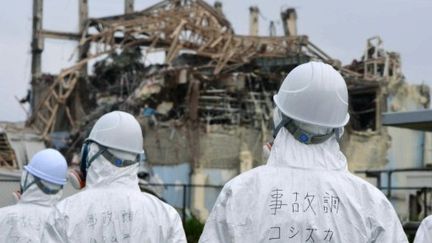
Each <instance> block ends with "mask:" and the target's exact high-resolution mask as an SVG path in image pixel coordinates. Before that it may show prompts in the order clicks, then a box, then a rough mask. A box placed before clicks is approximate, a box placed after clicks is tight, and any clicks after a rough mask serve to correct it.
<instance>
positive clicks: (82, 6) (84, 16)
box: [78, 0, 90, 76]
mask: <svg viewBox="0 0 432 243" xmlns="http://www.w3.org/2000/svg"><path fill="white" fill-rule="evenodd" d="M78 11H79V12H78V14H79V18H78V21H79V25H78V27H79V29H78V31H79V33H80V34H81V35H82V34H83V32H84V31H86V24H87V20H88V17H89V15H88V0H79V5H78ZM89 48H90V47H89V46H87V45H85V46H82V47H80V48H79V52H78V53H79V56H78V59H79V60H82V59H85V58H86V57H87V52H88V50H89ZM81 75H83V76H86V75H87V65H85V66H83V67H82V69H81Z"/></svg>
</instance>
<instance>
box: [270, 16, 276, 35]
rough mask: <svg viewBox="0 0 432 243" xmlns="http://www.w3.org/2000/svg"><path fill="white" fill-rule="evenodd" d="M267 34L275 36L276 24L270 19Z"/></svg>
mask: <svg viewBox="0 0 432 243" xmlns="http://www.w3.org/2000/svg"><path fill="white" fill-rule="evenodd" d="M269 36H276V25H275V23H274V21H273V20H272V21H270V26H269Z"/></svg>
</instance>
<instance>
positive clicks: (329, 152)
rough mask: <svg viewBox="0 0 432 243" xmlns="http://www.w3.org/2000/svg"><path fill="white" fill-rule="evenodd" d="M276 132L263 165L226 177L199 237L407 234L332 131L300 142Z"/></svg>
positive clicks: (328, 238) (387, 237)
mask: <svg viewBox="0 0 432 243" xmlns="http://www.w3.org/2000/svg"><path fill="white" fill-rule="evenodd" d="M280 133H282V134H280V135H279V136H278V137H277V139H276V141H275V143H274V145H273V148H272V153H271V155H270V158H269V160H268V163H267V165H264V166H260V167H257V168H255V169H253V170H251V171H248V172H246V173H243V174H241V175H240V176H238V177H236V178H234V179H233V180H231V181H230V182H228V183H227V184H226V185H225V187H224V189H223V191H222V192H221V194H220V196H219V198H218V201H217V202H216V204H215V206H214V208H213V211H212V213H211V215H210V217H209V219H208V220H207V222H206V226H205V229H204V233H203V235H202V237H201V239H200V242H350V243H364V242H388V243H390V242H391V243H396V242H407V241H406V236H405V234H404V231H403V229H402V227H401V225H400V223H399V220H398V218H397V215H396V213H395V211H394V209H393V207H392V206H391V204H390V203H389V202H388V200H387V199H386V198H385V196H384V195H383V194H382V193H381V192H380V191H378V190H377V189H376V188H375V187H373V186H372V185H370V184H369V183H367V182H365V181H363V180H361V179H360V178H358V177H356V176H354V175H352V174H351V173H350V172H348V170H347V169H346V161H345V157H344V156H343V155H342V153H341V152H340V151H339V146H338V144H337V142H336V141H335V139H333V140H330V141H326V142H325V143H323V144H320V145H304V144H301V143H299V142H297V141H296V140H295V139H294V138H293V137H292V136H291V135H290V134H288V133H287V132H286V131H285V130H283V131H281V132H280ZM308 146H313V148H312V151H311V150H310V149H311V148H310V147H308Z"/></svg>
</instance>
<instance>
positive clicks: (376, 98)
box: [27, 0, 432, 219]
mask: <svg viewBox="0 0 432 243" xmlns="http://www.w3.org/2000/svg"><path fill="white" fill-rule="evenodd" d="M34 2H35V4H37V3H39V4H40V3H41V2H42V1H41V0H35V1H34ZM79 2H80V9H81V11H80V13H81V15H80V33H79V34H71V33H54V32H52V31H47V30H43V29H42V25H41V24H40V25H38V24H37V21H42V20H41V19H36V20H35V21H36V24H34V30H33V31H34V32H33V33H34V35H33V37H34V38H33V45H32V46H33V64H34V65H33V68H32V71H33V80H32V95H31V99H30V102H31V104H32V114H31V117H30V118H29V119H28V121H27V126H29V127H32V128H33V129H35V130H36V131H38V132H39V133H40V135H41V137H42V138H43V139H44V140H45V141H46V142H47V143H48V144H50V143H53V142H56V140H58V139H59V136H60V137H61V139H62V141H67V142H66V143H65V144H64V146H63V147H62V149H63V152H64V153H65V154H66V155H67V156H68V158H70V159H71V158H72V157H73V155H74V154H76V153H79V149H80V146H81V143H82V141H83V139H84V138H85V137H86V136H87V133H88V132H89V129H90V128H91V125H92V124H93V123H94V121H95V119H97V118H98V117H99V116H100V115H102V114H103V113H105V112H108V111H111V110H115V109H120V110H125V111H128V112H130V113H132V114H134V115H135V116H136V117H137V119H138V120H139V121H140V123H141V125H142V127H143V132H144V138H145V150H146V153H147V157H148V163H149V164H151V165H152V166H153V167H154V168H156V171H158V170H159V172H160V173H161V174H163V175H162V176H161V177H162V179H163V180H164V182H170V183H178V182H181V183H191V184H200V185H202V184H211V185H223V184H224V183H225V182H226V181H228V180H229V179H231V178H232V177H234V176H235V175H237V174H238V173H240V172H243V171H246V170H248V169H251V168H253V167H256V166H258V165H261V164H264V163H265V161H263V159H262V155H261V152H262V145H263V144H264V143H266V142H267V141H269V140H271V139H272V138H271V129H272V110H273V102H272V97H273V95H274V94H275V92H276V91H277V89H278V88H279V85H280V83H281V81H282V80H283V78H284V77H285V76H286V75H287V73H289V72H290V71H291V70H292V69H293V68H294V67H296V66H297V65H299V64H302V63H305V62H308V61H310V60H318V61H322V62H326V63H328V64H330V65H332V66H334V67H335V68H336V69H338V70H339V71H340V72H341V73H342V75H343V76H344V78H345V80H346V82H347V85H348V89H349V95H350V113H351V121H350V123H349V125H348V126H347V127H346V132H345V135H344V140H343V144H342V148H343V151H344V153H345V154H346V156H347V158H348V161H349V168H350V170H352V171H354V170H360V169H370V168H386V167H388V166H390V167H410V166H414V165H418V164H419V163H420V162H418V160H419V157H418V155H419V154H420V153H426V151H428V152H430V150H426V149H425V146H426V145H427V144H426V143H425V137H427V136H425V135H424V134H421V133H419V132H414V131H410V130H404V129H399V128H386V127H383V126H381V113H382V112H385V111H403V110H412V109H419V108H424V107H428V106H429V88H428V87H427V86H424V85H419V86H416V85H410V84H407V83H406V82H405V78H404V76H403V73H402V70H401V60H400V56H399V55H398V54H397V53H395V52H389V51H386V50H385V49H383V47H382V41H381V39H380V38H379V37H374V38H371V39H369V40H367V46H366V48H365V52H364V53H363V55H362V56H361V58H360V59H359V60H358V61H357V60H354V61H353V62H352V63H351V64H349V65H342V64H341V62H340V61H338V60H337V59H334V58H331V57H330V56H329V55H327V54H326V53H325V52H323V51H322V50H321V49H319V48H318V47H317V46H316V45H315V44H313V43H312V42H311V41H310V40H309V38H308V36H306V35H299V34H297V25H296V21H297V14H296V11H295V9H292V8H290V9H286V10H284V11H283V12H282V14H281V17H282V23H283V27H284V34H285V35H284V36H275V35H274V34H275V31H270V36H258V35H257V33H258V31H257V21H258V18H257V17H256V16H257V14H258V11H259V10H258V8H257V7H251V8H250V14H251V18H250V21H251V23H250V25H251V28H250V30H251V33H250V35H249V36H244V35H237V34H235V31H234V29H233V28H232V26H231V24H230V22H229V21H228V20H227V19H226V18H225V16H224V14H223V11H222V4H221V3H220V2H217V3H216V4H215V7H212V6H210V5H209V4H207V3H206V2H204V1H202V0H183V1H180V0H165V1H162V2H160V3H158V4H156V5H154V6H151V7H149V8H147V9H145V10H142V11H136V12H134V11H133V4H132V5H130V4H131V2H132V3H133V1H126V6H129V7H126V8H125V9H126V11H125V12H126V14H124V15H119V16H110V17H104V18H95V19H92V18H90V19H89V18H88V16H87V13H88V9H87V1H79ZM128 3H129V5H127V4H128ZM34 11H35V13H39V12H40V11H41V10H40V9H38V8H37V7H35V9H34ZM38 11H39V12H38ZM273 28H274V26H273ZM270 29H272V28H270ZM44 38H72V39H76V40H79V46H78V55H79V60H78V62H77V63H76V64H75V65H73V66H72V67H68V68H66V69H64V70H63V71H62V72H60V73H59V74H56V75H48V74H43V73H42V71H41V70H40V62H41V60H40V56H38V55H40V53H41V52H42V51H43V39H44ZM155 55H156V56H157V55H159V56H163V58H164V63H163V64H153V65H147V64H146V62H145V60H146V59H151V58H152V57H154V56H155ZM38 62H39V67H38V65H37V64H38ZM422 139H423V140H422ZM406 141H410V143H409V144H407V143H406ZM428 141H430V139H429V140H428ZM411 142H412V143H411ZM429 143H430V142H429ZM429 145H431V144H429ZM422 146H423V147H422ZM426 157H427V156H426ZM423 158H425V156H423ZM428 158H432V156H430V157H428ZM427 162H428V161H421V163H423V164H426V163H427ZM429 162H432V161H429ZM400 180H401V183H404V181H403V180H405V179H403V178H401V179H400ZM217 192H218V191H217V190H215V191H213V192H211V193H208V191H206V190H205V188H195V189H194V190H193V193H192V196H191V208H192V209H193V212H194V213H195V214H196V215H197V216H198V217H199V218H201V219H205V218H206V217H207V214H208V210H209V209H211V206H212V203H213V201H214V199H215V198H216V196H217ZM404 195H405V194H404ZM396 196H397V195H396ZM167 197H169V195H168V196H167ZM403 197H404V196H403V195H402V194H401V195H399V196H398V197H397V198H396V199H400V202H404V203H405V204H406V200H405V199H406V198H403ZM405 204H404V205H405ZM405 207H406V208H405V209H404V208H403V206H401V207H400V211H399V213H400V215H401V217H403V218H407V217H408V216H407V213H408V210H407V208H408V207H407V206H406V205H405Z"/></svg>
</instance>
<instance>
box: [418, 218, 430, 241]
mask: <svg viewBox="0 0 432 243" xmlns="http://www.w3.org/2000/svg"><path fill="white" fill-rule="evenodd" d="M429 242H432V215H429V216H428V217H426V218H424V219H423V221H422V222H421V224H420V226H419V228H418V229H417V232H416V235H415V238H414V243H429Z"/></svg>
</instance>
